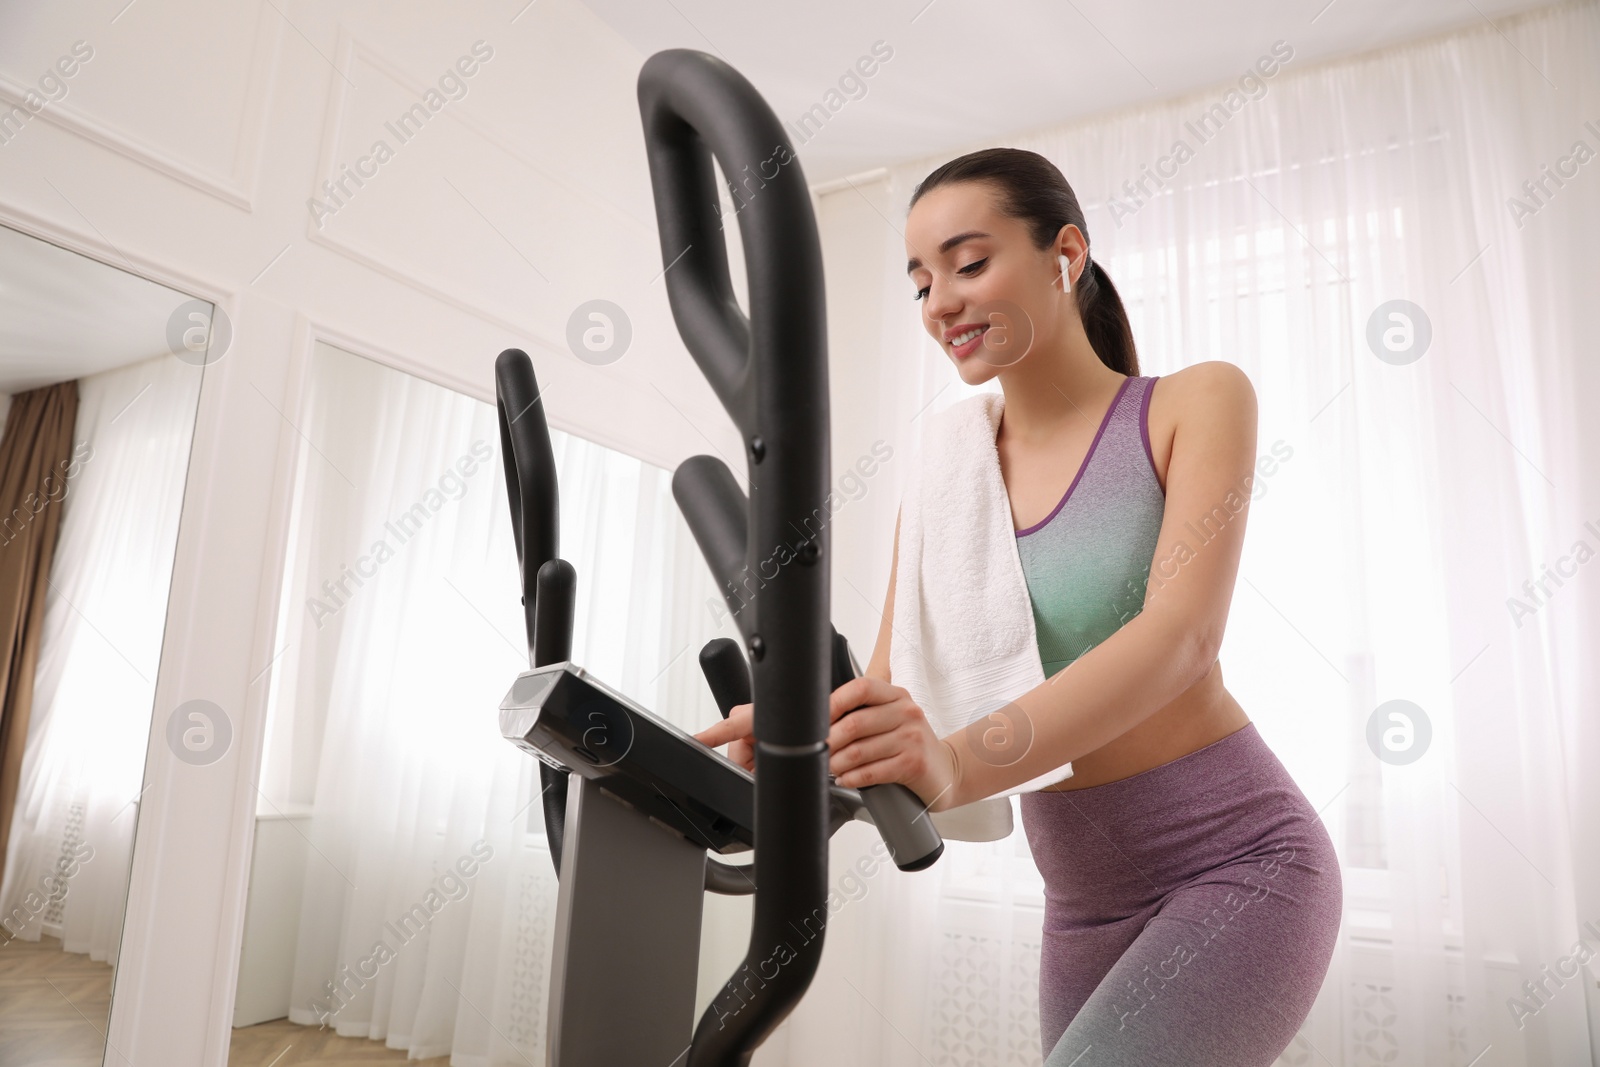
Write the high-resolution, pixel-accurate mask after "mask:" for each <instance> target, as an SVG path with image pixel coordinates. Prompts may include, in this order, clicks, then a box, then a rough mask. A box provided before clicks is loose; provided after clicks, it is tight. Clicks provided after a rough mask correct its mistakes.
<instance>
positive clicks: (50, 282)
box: [0, 226, 190, 393]
mask: <svg viewBox="0 0 1600 1067" xmlns="http://www.w3.org/2000/svg"><path fill="white" fill-rule="evenodd" d="M189 299H190V297H189V296H188V295H187V294H185V293H180V292H178V291H177V290H175V289H168V288H167V287H166V286H164V285H157V284H156V283H155V282H151V281H146V280H145V279H143V278H140V277H137V276H136V275H133V274H129V273H128V272H126V271H122V270H118V269H117V268H115V267H108V266H106V265H105V264H104V263H100V262H98V261H96V260H93V259H89V258H88V257H87V256H80V255H78V254H77V253H76V252H69V251H67V250H66V249H64V248H58V247H57V246H55V245H53V244H50V243H48V242H45V241H41V240H39V239H37V238H35V237H30V236H28V235H27V234H24V233H18V232H17V231H16V230H11V229H7V228H6V227H4V226H0V393H20V392H23V391H25V390H28V389H37V388H38V387H39V386H41V385H49V384H50V383H52V382H61V381H66V380H67V379H69V378H81V377H83V376H84V375H85V374H93V373H95V372H96V371H103V370H110V369H111V368H113V367H121V366H125V365H126V364H129V363H135V362H138V361H139V360H142V359H150V358H151V357H153V356H159V355H165V354H167V353H169V352H170V351H171V349H170V348H168V346H167V320H168V319H169V318H170V317H171V316H172V313H173V312H174V311H175V310H177V308H178V307H179V305H181V304H184V303H186V302H187V301H188V300H189Z"/></svg>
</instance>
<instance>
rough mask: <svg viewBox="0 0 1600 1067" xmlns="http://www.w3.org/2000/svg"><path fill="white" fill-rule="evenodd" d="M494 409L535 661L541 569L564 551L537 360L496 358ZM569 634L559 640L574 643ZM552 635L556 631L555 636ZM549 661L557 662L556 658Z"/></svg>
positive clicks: (512, 351) (516, 354)
mask: <svg viewBox="0 0 1600 1067" xmlns="http://www.w3.org/2000/svg"><path fill="white" fill-rule="evenodd" d="M494 394H495V409H496V411H497V413H498V414H499V417H500V455H501V457H502V462H503V464H504V466H505V471H506V496H507V497H508V498H509V499H510V501H511V536H512V540H513V541H515V543H516V546H517V571H518V574H517V578H518V580H519V581H520V582H521V585H522V614H523V623H524V626H525V627H526V629H527V638H528V660H529V663H530V665H532V666H535V667H539V666H543V664H540V663H534V662H533V647H534V632H535V630H536V629H537V622H538V615H537V604H538V588H537V584H536V583H537V580H538V576H539V569H540V568H541V567H543V566H544V565H545V564H546V563H547V562H549V561H550V560H552V559H555V558H556V556H557V555H558V554H559V553H560V540H561V511H560V498H559V494H558V493H557V489H556V460H555V452H554V451H553V450H552V449H551V447H550V427H549V424H548V423H547V422H546V421H545V417H544V402H543V400H542V399H541V398H540V395H539V383H538V381H537V380H536V379H535V378H534V376H533V361H532V360H530V359H529V358H528V354H527V353H526V352H524V351H522V350H521V349H518V348H508V349H506V350H505V351H504V352H502V353H500V355H499V356H498V357H496V359H495V361H494ZM570 625H571V624H570V621H569V623H568V632H567V634H566V635H564V637H562V638H560V641H561V642H562V643H565V644H568V645H570V642H571V637H572V635H571V630H570ZM551 636H552V639H553V638H554V635H551ZM551 662H559V661H554V660H552V661H551Z"/></svg>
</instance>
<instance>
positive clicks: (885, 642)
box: [865, 511, 900, 682]
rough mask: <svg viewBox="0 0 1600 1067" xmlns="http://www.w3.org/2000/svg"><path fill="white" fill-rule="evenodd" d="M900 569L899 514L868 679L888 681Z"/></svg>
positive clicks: (895, 521)
mask: <svg viewBox="0 0 1600 1067" xmlns="http://www.w3.org/2000/svg"><path fill="white" fill-rule="evenodd" d="M899 569H900V513H899V512H898V511H897V512H895V515H894V549H893V550H892V551H891V553H890V555H889V592H888V595H887V596H885V597H884V600H883V619H882V620H881V621H880V622H879V623H878V643H877V644H876V645H874V646H873V648H872V659H871V660H870V661H869V662H868V663H867V669H866V671H865V673H866V675H867V677H869V678H881V679H883V680H884V681H886V682H887V681H888V680H889V641H890V640H891V639H892V637H893V635H894V576H895V573H896V572H897V571H899Z"/></svg>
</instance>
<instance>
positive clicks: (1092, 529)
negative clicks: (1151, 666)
mask: <svg viewBox="0 0 1600 1067" xmlns="http://www.w3.org/2000/svg"><path fill="white" fill-rule="evenodd" d="M1158 377H1160V376H1159V375H1156V376H1154V377H1137V376H1135V377H1130V378H1128V379H1127V380H1125V381H1124V382H1123V383H1122V385H1121V387H1120V388H1119V389H1118V390H1117V395H1116V397H1115V398H1114V399H1113V400H1112V401H1111V408H1110V410H1108V411H1107V412H1106V414H1105V418H1103V419H1102V420H1101V422H1100V429H1099V431H1098V432H1096V434H1095V436H1094V441H1093V442H1091V443H1090V445H1089V452H1088V454H1087V455H1086V456H1084V458H1083V464H1082V466H1080V467H1079V468H1078V474H1077V477H1075V478H1073V480H1072V484H1071V485H1069V486H1067V492H1066V495H1065V496H1063V497H1062V498H1061V502H1060V503H1059V504H1057V505H1056V506H1055V509H1054V510H1052V511H1051V512H1050V514H1049V515H1047V516H1045V518H1044V519H1043V520H1041V521H1040V522H1038V523H1035V524H1034V525H1032V526H1029V527H1028V528H1027V529H1025V530H1017V531H1016V537H1017V552H1018V554H1019V555H1020V556H1021V558H1022V573H1023V575H1024V577H1025V578H1026V579H1027V583H1028V596H1029V598H1030V599H1031V600H1032V602H1033V621H1034V624H1035V628H1036V629H1037V631H1038V637H1039V660H1040V662H1041V663H1042V664H1043V666H1044V674H1045V677H1046V678H1048V677H1050V676H1051V675H1053V674H1055V673H1056V672H1057V671H1059V670H1061V669H1062V668H1064V667H1066V666H1067V665H1068V664H1070V663H1071V662H1072V661H1073V660H1075V659H1077V658H1078V657H1079V656H1081V655H1083V654H1084V653H1085V652H1087V651H1088V650H1089V649H1091V648H1093V647H1094V646H1095V645H1097V644H1099V643H1100V642H1101V641H1104V640H1105V639H1106V638H1107V637H1110V636H1111V635H1112V634H1113V633H1115V632H1116V631H1117V630H1118V629H1119V628H1120V627H1121V626H1122V624H1123V623H1125V622H1127V621H1128V620H1129V619H1131V618H1133V617H1134V616H1135V615H1137V614H1139V612H1140V611H1142V610H1144V594H1145V583H1146V581H1147V580H1148V579H1149V576H1150V564H1151V561H1152V560H1153V559H1154V557H1155V552H1156V538H1157V535H1158V534H1159V533H1160V532H1161V518H1162V514H1163V511H1164V510H1165V507H1166V499H1167V498H1166V492H1165V491H1164V490H1163V489H1162V488H1161V483H1160V481H1158V480H1157V478H1156V467H1155V456H1154V455H1153V454H1152V453H1151V451H1150V425H1149V410H1150V393H1151V391H1152V389H1153V388H1154V386H1155V383H1156V378H1158Z"/></svg>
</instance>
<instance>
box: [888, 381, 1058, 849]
mask: <svg viewBox="0 0 1600 1067" xmlns="http://www.w3.org/2000/svg"><path fill="white" fill-rule="evenodd" d="M1004 408H1005V396H1004V394H1001V393H994V392H986V393H979V394H978V395H976V396H970V397H967V398H966V399H964V400H961V401H958V402H957V403H955V404H952V405H951V406H950V407H948V408H945V409H944V410H942V411H939V412H937V413H935V414H933V415H930V416H928V420H929V425H928V427H927V429H926V431H925V434H924V440H923V447H922V455H921V459H920V461H914V462H913V464H912V469H911V470H910V472H908V477H907V482H906V487H905V491H904V495H903V496H902V498H901V502H900V544H899V562H898V565H897V567H896V570H895V589H894V631H893V634H892V636H891V637H890V641H889V677H890V681H891V683H892V684H894V685H898V686H901V687H903V688H904V689H905V690H906V691H907V692H908V693H910V695H911V699H912V700H914V701H916V703H917V705H918V706H919V707H921V708H922V710H923V712H924V714H926V715H927V717H928V722H929V724H930V725H932V726H933V729H934V732H935V733H936V734H938V735H939V736H940V737H948V736H950V735H951V734H954V733H957V732H959V731H960V730H962V729H963V728H965V727H966V726H968V725H969V724H971V723H973V722H976V721H977V720H978V719H981V718H983V717H984V716H986V715H988V714H990V713H991V712H994V711H997V710H998V709H1000V708H1001V707H1003V706H1004V705H1005V704H1006V703H1007V702H1008V701H1011V700H1014V699H1016V698H1017V697H1018V696H1020V695H1022V694H1023V693H1025V692H1027V691H1028V690H1030V689H1033V688H1034V687H1035V686H1038V685H1041V684H1042V683H1043V682H1044V680H1045V678H1044V666H1043V664H1042V663H1041V662H1040V659H1039V644H1038V634H1037V631H1036V629H1035V627H1034V621H1033V602H1032V600H1031V599H1029V596H1028V586H1027V579H1026V578H1025V577H1024V576H1023V573H1022V557H1021V555H1020V554H1019V553H1018V551H1017V538H1016V528H1015V527H1014V526H1013V525H1012V520H1011V501H1010V497H1009V496H1008V495H1007V493H1006V486H1005V480H1004V479H1003V478H1002V477H1001V476H1000V453H999V451H998V450H997V449H996V447H995V434H996V431H997V429H998V427H999V425H1000V414H1001V412H1002V411H1003V410H1004ZM902 638H903V639H904V640H902ZM1071 775H1072V764H1070V763H1068V764H1064V765H1062V766H1061V767H1058V768H1056V769H1055V770H1053V771H1050V772H1048V773H1046V774H1043V775H1040V776H1039V777H1037V778H1035V779H1033V780H1032V781H1029V782H1024V783H1023V784H1021V785H1018V786H1016V787H1014V788H1012V789H1008V790H1006V791H1005V792H1003V793H998V794H996V795H994V796H992V797H987V798H985V799H983V800H979V801H976V802H974V803H972V804H966V805H963V806H962V807H959V808H951V809H949V810H947V811H942V812H934V813H933V814H932V819H933V824H934V826H936V827H937V828H938V830H939V832H940V834H942V835H943V836H945V837H947V838H950V839H951V840H955V841H996V840H999V839H1000V838H1003V837H1007V836H1009V835H1010V833H1011V828H1012V820H1011V801H1009V800H1007V799H1006V798H1007V797H1009V796H1010V795H1011V794H1013V793H1025V792H1031V791H1033V790H1036V789H1039V788H1040V787H1042V786H1046V785H1051V784H1053V783H1055V782H1059V781H1061V780H1063V779H1065V778H1068V777H1071Z"/></svg>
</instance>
